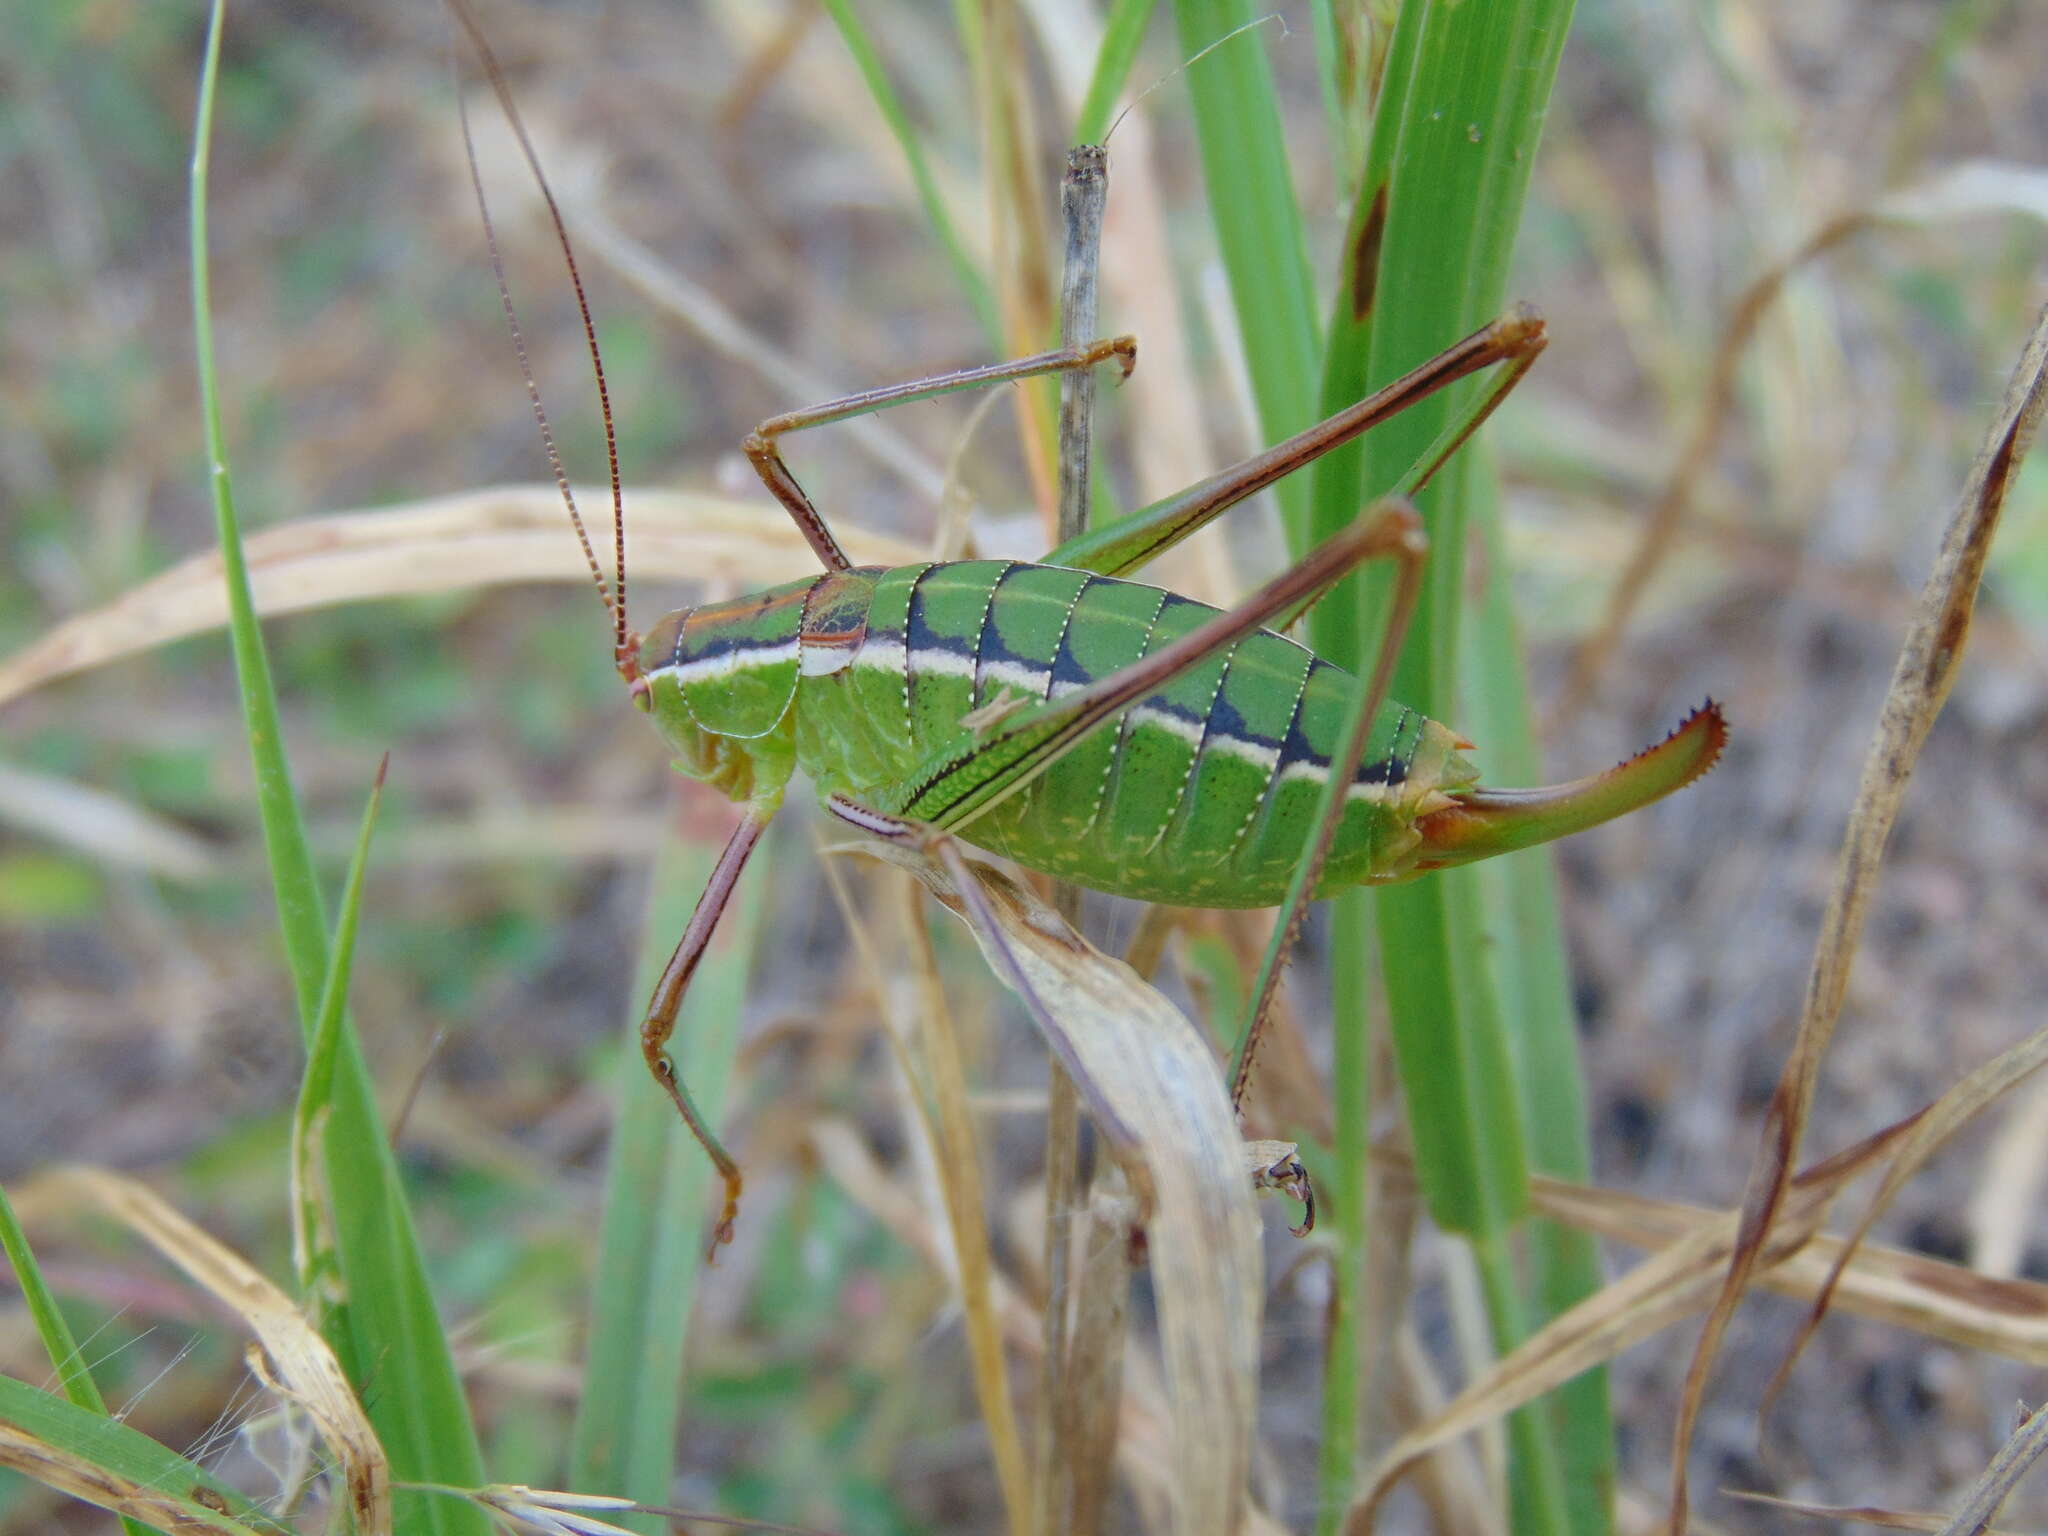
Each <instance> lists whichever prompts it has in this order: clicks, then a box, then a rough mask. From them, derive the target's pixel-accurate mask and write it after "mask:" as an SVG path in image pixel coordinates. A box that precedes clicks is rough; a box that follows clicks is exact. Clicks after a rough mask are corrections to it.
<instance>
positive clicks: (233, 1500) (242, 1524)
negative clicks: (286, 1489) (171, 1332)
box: [0, 1376, 284, 1536]
mask: <svg viewBox="0 0 2048 1536" xmlns="http://www.w3.org/2000/svg"><path fill="white" fill-rule="evenodd" d="M0 1425H4V1426H7V1427H9V1428H11V1429H14V1430H18V1431H20V1432H22V1433H25V1434H28V1435H32V1436H34V1437H35V1438H36V1439H38V1440H41V1441H43V1442H44V1443H45V1444H46V1445H49V1446H53V1447H55V1448H56V1449H57V1450H58V1451H59V1452H61V1453H62V1454H64V1455H65V1456H68V1457H72V1458H76V1459H77V1460H78V1461H81V1462H84V1463H87V1464H88V1465H90V1466H92V1467H96V1468H99V1469H101V1471H102V1472H104V1473H105V1474H106V1475H107V1476H108V1477H109V1478H111V1479H113V1480H114V1481H116V1482H118V1483H123V1484H133V1485H135V1486H137V1487H141V1488H149V1489H157V1490H161V1491H162V1493H163V1495H164V1496H165V1498H167V1499H169V1500H171V1501H172V1502H173V1506H174V1509H175V1513H176V1514H177V1515H178V1517H179V1524H178V1529H179V1530H181V1531H218V1532H223V1533H228V1536H257V1533H260V1532H276V1531H282V1530H284V1527H283V1526H281V1525H279V1524H277V1522H275V1521H274V1520H272V1519H270V1518H269V1516H267V1515H265V1514H264V1513H263V1511H262V1510H260V1509H258V1508H257V1507H256V1506H255V1505H253V1504H251V1503H250V1502H249V1501H248V1500H247V1499H246V1498H244V1497H243V1496H242V1495H241V1494H240V1493H239V1492H237V1491H236V1490H235V1489H234V1488H232V1487H230V1486H229V1485H227V1484H226V1483H223V1482H222V1481H220V1479H218V1478H217V1477H215V1476H214V1475H213V1474H212V1473H211V1472H209V1471H207V1470H206V1469H205V1468H204V1467H202V1466H200V1465H198V1464H197V1463H196V1462H191V1461H187V1460H186V1459H185V1458H184V1457H183V1456H180V1455H178V1454H177V1453H176V1452H175V1451H172V1450H170V1449H169V1448H167V1447H165V1446H163V1445H160V1444H158V1443H157V1442H156V1441H155V1440H152V1439H150V1437H149V1436H148V1435H145V1434H144V1433H143V1432H142V1431H141V1430H139V1429H131V1428H130V1427H129V1426H128V1425H126V1424H124V1423H123V1422H121V1420H119V1419H110V1418H108V1417H107V1416H106V1414H105V1413H104V1412H97V1411H94V1410H93V1409H90V1408H84V1407H81V1406H79V1405H78V1404H76V1403H72V1402H67V1401H65V1400H64V1399H63V1398H61V1397H58V1396H56V1395H55V1394H53V1393H49V1392H41V1391H38V1390H37V1389H36V1388H34V1387H31V1386H29V1385H28V1384H27V1383H26V1382H21V1381H16V1380H15V1379H14V1378H13V1377H12V1376H0ZM172 1490H178V1492H176V1493H173V1492H172ZM202 1491H203V1492H204V1493H205V1495H206V1498H207V1500H208V1503H209V1504H215V1505H216V1507H212V1508H209V1507H208V1506H207V1505H206V1504H201V1503H199V1502H197V1501H196V1500H194V1499H193V1498H192V1497H191V1495H193V1494H195V1493H199V1492H202ZM216 1501H217V1502H216ZM222 1511H225V1513H223V1512H222ZM167 1513H168V1512H167ZM122 1525H123V1526H124V1527H126V1528H127V1529H129V1530H143V1531H147V1530H153V1529H156V1527H153V1526H148V1525H142V1524H139V1523H137V1522H134V1521H130V1520H123V1521H122Z"/></svg>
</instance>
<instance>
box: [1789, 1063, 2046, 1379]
mask: <svg viewBox="0 0 2048 1536" xmlns="http://www.w3.org/2000/svg"><path fill="white" fill-rule="evenodd" d="M2044 1062H2048V1029H2044V1030H2039V1031H2037V1032H2036V1033H2034V1034H2033V1035H2030V1036H2029V1037H2028V1038H2027V1039H2025V1040H2023V1041H2021V1042H2020V1043H2019V1044H2018V1045H2016V1046H2014V1047H2013V1048H2012V1049H2011V1050H2009V1051H2002V1052H2000V1053H1999V1054H1998V1055H1997V1056H1995V1057H1993V1058H1992V1059H1991V1060H1990V1061H1987V1062H1986V1063H1985V1064H1984V1065H1983V1066H1981V1067H1979V1068H1978V1069H1977V1070H1976V1071H1974V1072H1972V1073H1971V1074H1970V1075H1969V1076H1968V1077H1966V1078H1964V1079H1963V1080H1962V1081H1961V1082H1960V1083H1958V1084H1956V1086H1955V1087H1953V1088H1951V1089H1950V1090H1949V1091H1948V1092H1947V1093H1944V1094H1943V1095H1942V1096H1941V1097H1940V1098H1939V1099H1936V1100H1935V1101H1934V1103H1932V1104H1931V1105H1929V1106H1928V1107H1927V1110H1926V1112H1925V1113H1923V1114H1922V1115H1920V1116H1919V1117H1918V1118H1917V1119H1916V1120H1915V1121H1914V1122H1913V1128H1912V1129H1911V1130H1910V1131H1908V1132H1907V1133H1906V1136H1905V1139H1904V1141H1902V1142H1901V1143H1900V1145H1899V1148H1898V1150H1897V1151H1896V1152H1895V1153H1894V1154H1893V1155H1892V1161H1891V1166H1890V1167H1888V1168H1886V1169H1885V1172H1884V1182H1883V1183H1882V1184H1881V1185H1879V1186H1878V1190H1877V1193H1875V1194H1874V1195H1872V1196H1871V1197H1870V1204H1869V1207H1868V1208H1867V1209H1866V1210H1865V1211H1864V1213H1863V1218H1862V1220H1860V1221H1858V1222H1857V1223H1856V1230H1855V1231H1853V1232H1851V1233H1850V1234H1849V1236H1848V1238H1847V1239H1846V1240H1845V1241H1844V1242H1843V1243H1842V1245H1841V1251H1840V1252H1839V1253H1837V1254H1836V1256H1835V1261H1834V1263H1833V1264H1832V1265H1830V1266H1829V1268H1828V1275H1827V1279H1826V1280H1825V1281H1824V1282H1823V1283H1822V1285H1821V1287H1820V1290H1819V1292H1818V1293H1817V1294H1816V1295H1815V1296H1814V1298H1813V1308H1812V1310H1811V1311H1810V1312H1808V1313H1807V1316H1806V1321H1805V1323H1804V1324H1803V1325H1802V1326H1801V1327H1800V1330H1799V1336H1798V1337H1797V1338H1795V1339H1794V1340H1793V1341H1792V1347H1791V1348H1790V1349H1788V1350H1787V1351H1786V1352H1785V1359H1784V1361H1783V1362H1782V1363H1781V1364H1780V1365H1779V1366H1778V1369H1777V1370H1776V1371H1775V1372H1773V1373H1772V1375H1771V1383H1770V1385H1769V1386H1768V1387H1766V1388H1765V1389H1764V1399H1763V1407H1762V1409H1761V1410H1760V1412H1759V1415H1758V1416H1759V1417H1760V1418H1763V1419H1768V1418H1769V1417H1770V1414H1771V1409H1772V1408H1773V1407H1774V1406H1775V1404H1776V1402H1777V1398H1778V1394H1779V1393H1780V1392H1781V1391H1783V1390H1784V1387H1785V1383H1786V1382H1787V1381H1788V1380H1789V1379H1790V1378H1791V1374H1792V1367H1793V1366H1794V1365H1796V1364H1798V1362H1799V1357H1800V1355H1801V1354H1802V1353H1803V1352H1804V1351H1805V1349H1806V1345H1807V1341H1808V1340H1810V1339H1811V1338H1812V1337H1813V1332H1814V1330H1815V1329H1816V1328H1818V1327H1820V1324H1821V1319H1822V1318H1824V1317H1826V1316H1827V1311H1828V1304H1829V1302H1830V1301H1831V1300H1832V1298H1833V1296H1834V1293H1835V1287H1836V1285H1837V1284H1838V1283H1839V1282H1840V1280H1841V1278H1842V1273H1843V1271H1844V1270H1845V1269H1846V1268H1847V1267H1848V1265H1849V1261H1850V1260H1851V1259H1852V1258H1854V1257H1855V1255H1856V1253H1857V1250H1858V1249H1859V1248H1860V1247H1861V1246H1862V1244H1863V1240H1864V1239H1865V1238H1866V1237H1868V1236H1869V1235H1870V1228H1871V1225H1872V1224H1873V1223H1874V1222H1875V1221H1876V1220H1877V1218H1878V1217H1879V1216H1881V1215H1883V1214H1884V1212H1885V1211H1886V1210H1888V1209H1890V1207H1891V1204H1892V1201H1893V1200H1895V1199H1897V1198H1898V1194H1899V1191H1900V1190H1901V1189H1903V1188H1905V1186H1906V1181H1907V1180H1908V1179H1910V1178H1912V1177H1913V1175H1914V1174H1916V1173H1918V1172H1919V1171H1920V1168H1921V1166H1922V1165H1923V1164H1924V1163H1925V1162H1926V1161H1927V1159H1928V1158H1930V1157H1932V1156H1933V1155H1934V1154H1935V1153H1936V1152H1937V1151H1939V1150H1940V1148H1941V1146H1942V1144H1943V1143H1944V1142H1946V1141H1947V1140H1948V1139H1949V1137H1951V1136H1953V1135H1954V1134H1955V1133H1956V1132H1957V1131H1959V1130H1961V1129H1962V1128H1963V1126H1965V1125H1966V1124H1968V1123H1969V1122H1970V1120H1971V1119H1973V1118H1974V1117H1975V1116H1976V1115H1977V1113H1978V1112H1979V1111H1980V1110H1982V1109H1984V1108H1986V1107H1987V1106H1988V1105H1990V1104H1992V1103H1994V1102H1996V1101H1997V1100H1998V1099H2000V1098H2002V1097H2003V1096H2004V1095H2005V1094H2006V1092H2007V1091H2008V1090H2010V1089H2011V1088H2013V1087H2015V1086H2016V1085H2017V1084H2019V1083H2020V1082H2022V1081H2024V1080H2025V1079H2026V1078H2027V1077H2029V1076H2031V1075H2032V1074H2033V1073H2034V1071H2035V1070H2036V1069H2037V1068H2039V1067H2040V1066H2041V1065H2042V1063H2044Z"/></svg>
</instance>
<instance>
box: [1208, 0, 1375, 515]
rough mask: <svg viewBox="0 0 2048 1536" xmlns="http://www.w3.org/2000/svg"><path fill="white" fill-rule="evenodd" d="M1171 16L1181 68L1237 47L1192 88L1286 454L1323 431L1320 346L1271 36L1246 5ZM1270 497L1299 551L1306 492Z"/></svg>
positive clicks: (1265, 428)
mask: <svg viewBox="0 0 2048 1536" xmlns="http://www.w3.org/2000/svg"><path fill="white" fill-rule="evenodd" d="M1174 11H1175V14H1176V15H1177V17H1178V18H1179V22H1180V43H1181V50H1182V53H1183V55H1184V56H1188V55H1193V54H1196V53H1200V52H1201V51H1202V50H1203V49H1205V48H1209V47H1210V45H1211V44H1217V43H1219V40H1220V39H1223V38H1225V37H1228V38H1229V40H1228V41H1226V42H1221V43H1220V45H1219V46H1217V47H1215V48H1214V50H1213V51H1212V52H1209V53H1207V54H1205V55H1204V56H1203V57H1201V58H1199V59H1196V60H1195V61H1194V62H1193V63H1192V64H1190V65H1189V66H1188V68H1187V74H1186V79H1187V85H1188V94H1189V95H1190V96H1191V97H1192V98H1193V99H1194V113H1195V135H1196V138H1197V140H1198V142H1199V144H1200V147H1201V152H1202V177H1203V181H1204V183H1205V185H1206V186H1207V188H1208V193H1209V213H1210V218H1211V220H1212V221H1213V223H1214V224H1215V228H1216V243H1217V247H1218V249H1219V250H1220V251H1221V252H1222V255H1223V270H1224V274H1225V275H1226V277H1227V278H1228V279H1229V282H1230V298H1231V303H1232V306H1233V307H1234V308H1235V309H1236V311H1237V325H1238V331H1239V333H1240V334H1241V335H1242V336H1243V338H1244V349H1245V365H1246V367H1247V369H1248V370H1249V372H1250V374H1251V381H1252V396H1253V402H1254V404H1255V405H1256V406H1257V408H1258V415H1259V427H1260V430H1261V431H1262V432H1264V433H1265V436H1266V441H1267V442H1278V441H1279V440H1280V439H1281V438H1283V437H1286V436H1288V435H1289V434H1291V433H1294V432H1298V431H1300V430H1301V429H1302V428H1303V427H1305V426H1308V425H1309V424H1310V423H1311V422H1313V421H1314V420H1315V419H1316V416H1317V414H1318V413H1317V410H1316V392H1315V380H1316V376H1317V375H1318V374H1319V373H1320V372H1321V359H1322V350H1321V348H1322V342H1321V338H1320V332H1321V326H1320V323H1319V322H1318V320H1317V318H1316V297H1315V288H1314V285H1313V283H1312V282H1311V280H1310V276H1309V264H1308V241H1307V237H1306V235H1305V234H1304V232H1303V229H1302V220H1301V209H1300V207H1299V206H1298V205H1297V203H1296V201H1295V197H1294V176H1293V173H1292V171H1291V170H1290V169H1289V168H1288V163H1287V145H1286V141H1285V140H1284V139H1283V138H1282V137H1281V132H1280V108H1279V101H1278V98H1277V96H1276V93H1275V90H1274V85H1273V70H1272V66H1271V65H1270V64H1269V63H1268V61H1267V59H1266V49H1265V38H1264V32H1265V29H1264V28H1262V27H1254V26H1253V23H1254V22H1255V21H1256V20H1257V18H1258V16H1259V15H1260V14H1261V13H1259V12H1255V11H1254V10H1253V9H1252V7H1251V5H1250V4H1249V0H1176V3H1175V5H1174ZM1246 29H1249V30H1246ZM1232 33H1235V34H1236V35H1235V36H1229V34H1232ZM1273 494H1274V495H1275V497H1276V498H1277V499H1278V501H1279V504H1280V514H1281V518H1282V520H1283V522H1284V523H1285V524H1286V526H1287V528H1288V530H1289V535H1290V538H1292V539H1294V540H1295V541H1296V542H1297V543H1299V542H1300V541H1302V540H1303V539H1304V538H1305V536H1306V530H1307V528H1308V516H1309V501H1308V496H1309V487H1308V485H1307V483H1306V482H1305V481H1304V480H1303V479H1302V477H1301V476H1299V475H1295V476H1293V477H1291V478H1289V479H1287V480H1283V481H1281V482H1280V484H1279V485H1278V486H1276V487H1275V488H1274V492H1273ZM1360 505H1363V503H1361V504H1360ZM1352 510H1353V511H1357V510H1358V508H1356V507H1354V508H1353V509H1352Z"/></svg>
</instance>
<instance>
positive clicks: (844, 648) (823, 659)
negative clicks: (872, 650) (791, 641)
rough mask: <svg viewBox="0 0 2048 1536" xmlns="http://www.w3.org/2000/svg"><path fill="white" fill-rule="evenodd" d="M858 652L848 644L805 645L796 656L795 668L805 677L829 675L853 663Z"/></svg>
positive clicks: (842, 670)
mask: <svg viewBox="0 0 2048 1536" xmlns="http://www.w3.org/2000/svg"><path fill="white" fill-rule="evenodd" d="M856 654H858V653H857V652H856V651H855V650H854V648H853V647H852V646H850V645H806V646H803V647H802V649H801V650H800V652H799V653H798V657H797V670H798V671H799V672H801V673H803V675H804V676H805V677H830V676H831V675H832V674H833V673H834V672H844V671H845V670H846V669H847V668H848V667H850V666H852V665H853V658H854V656H855V655H856Z"/></svg>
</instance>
